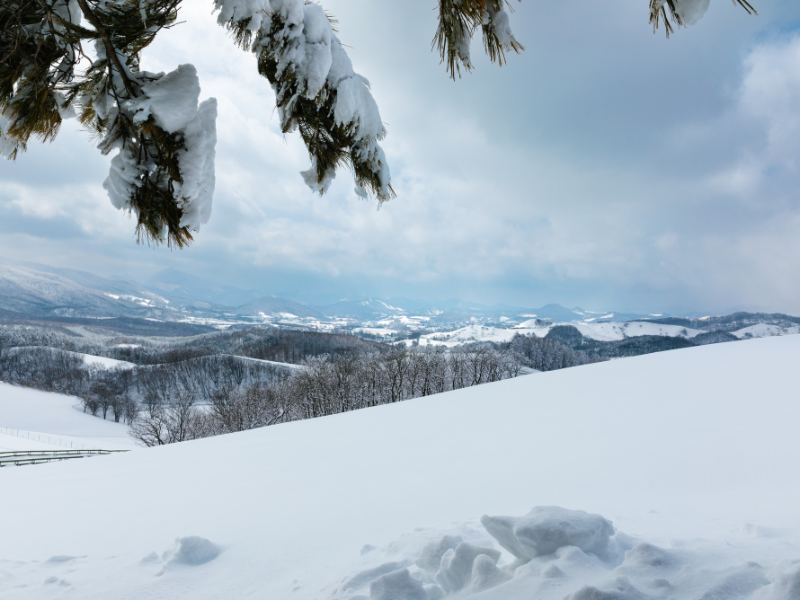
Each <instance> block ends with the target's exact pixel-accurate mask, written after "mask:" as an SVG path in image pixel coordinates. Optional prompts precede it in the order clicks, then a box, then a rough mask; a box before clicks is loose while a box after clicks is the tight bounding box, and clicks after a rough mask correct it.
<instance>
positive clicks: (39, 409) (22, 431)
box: [0, 383, 137, 585]
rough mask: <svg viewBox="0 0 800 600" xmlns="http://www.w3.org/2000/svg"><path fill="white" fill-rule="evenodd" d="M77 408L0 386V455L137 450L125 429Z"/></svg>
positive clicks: (68, 400)
mask: <svg viewBox="0 0 800 600" xmlns="http://www.w3.org/2000/svg"><path fill="white" fill-rule="evenodd" d="M79 405H80V400H79V399H78V398H73V397H72V396H63V395H61V394H51V393H48V392H40V391H38V390H32V389H28V388H23V387H18V386H14V385H8V384H6V383H0V452H2V451H5V450H63V449H65V448H83V449H99V450H127V449H132V448H136V447H137V446H136V444H135V443H134V440H133V439H132V438H131V437H129V436H128V428H127V427H126V426H125V425H122V424H120V423H113V422H111V421H104V420H103V419H99V418H97V417H93V416H91V415H87V414H84V413H83V412H81V411H80V410H79V408H78V406H79ZM0 485H1V484H0ZM3 489H5V488H3ZM0 582H2V579H0ZM0 585H2V584H1V583H0Z"/></svg>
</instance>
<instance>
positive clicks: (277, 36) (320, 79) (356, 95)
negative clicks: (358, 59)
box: [214, 0, 391, 201]
mask: <svg viewBox="0 0 800 600" xmlns="http://www.w3.org/2000/svg"><path fill="white" fill-rule="evenodd" d="M214 6H215V9H216V10H217V11H218V12H219V15H218V22H219V23H220V24H221V25H223V26H226V25H228V24H229V23H231V22H240V21H245V20H249V23H248V25H247V28H248V29H249V31H251V32H253V33H257V34H258V36H257V37H256V41H255V43H254V44H253V51H254V52H256V53H257V54H260V53H265V54H266V55H267V57H268V59H269V60H273V61H274V62H275V64H276V82H275V83H274V84H273V87H274V88H275V92H276V94H277V95H278V96H279V97H282V96H284V95H286V94H287V90H286V89H285V82H284V81H283V80H284V73H287V72H290V73H291V74H292V80H294V81H296V82H297V87H298V89H297V92H296V94H295V97H292V98H291V99H290V100H289V101H288V102H286V103H285V104H282V105H281V106H280V107H279V114H280V120H281V126H282V128H283V130H284V131H292V130H294V129H296V127H297V122H296V115H295V113H294V110H295V105H296V96H300V95H302V96H304V97H305V98H308V99H310V100H315V101H316V102H317V104H318V105H319V106H322V105H323V104H324V102H325V100H326V99H327V98H328V97H330V95H331V94H333V95H334V98H335V99H334V103H333V115H332V116H333V119H334V121H335V123H336V124H337V125H339V126H340V127H342V128H343V129H345V130H347V131H348V133H349V134H350V135H351V137H352V139H353V145H352V147H351V148H350V149H349V150H350V151H351V154H352V155H353V157H354V160H356V161H358V162H359V163H360V164H361V165H362V166H364V165H365V166H366V167H367V168H368V169H369V171H370V172H371V173H372V174H374V175H375V176H376V179H377V180H378V190H377V196H378V199H379V200H381V201H384V200H388V199H389V198H390V197H391V175H390V173H389V167H388V164H387V162H386V157H385V155H384V152H383V149H382V148H381V147H380V145H379V143H378V142H379V141H380V140H382V139H383V137H384V136H385V134H386V130H385V128H384V126H383V121H382V119H381V116H380V111H379V110H378V105H377V103H376V102H375V99H374V98H373V97H372V93H371V91H370V88H369V82H368V81H367V80H366V79H365V78H364V77H362V76H361V75H358V74H357V73H356V72H355V71H354V70H353V64H352V62H351V60H350V58H349V56H348V55H347V52H346V51H345V49H344V47H343V46H342V43H341V42H340V41H339V38H338V37H337V36H336V34H335V32H334V30H333V27H332V26H331V23H330V20H329V19H328V17H327V15H326V14H325V12H324V10H323V9H322V7H321V6H320V5H319V4H317V3H315V2H305V0H215V2H214ZM310 158H311V167H310V168H309V169H308V170H306V171H303V172H302V173H301V175H302V176H303V179H304V180H305V182H306V184H307V185H308V186H309V188H311V189H312V190H313V191H315V192H318V193H324V192H325V191H326V190H327V189H328V187H329V186H330V184H331V182H332V181H333V178H334V176H335V174H336V172H335V167H334V168H330V169H328V170H326V171H325V172H323V173H318V172H317V163H316V160H315V158H314V157H313V156H311V157H310ZM358 192H359V193H362V192H363V190H358Z"/></svg>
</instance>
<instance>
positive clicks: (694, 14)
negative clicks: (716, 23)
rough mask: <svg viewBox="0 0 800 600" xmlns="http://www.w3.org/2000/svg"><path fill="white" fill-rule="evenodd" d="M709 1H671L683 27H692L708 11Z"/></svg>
mask: <svg viewBox="0 0 800 600" xmlns="http://www.w3.org/2000/svg"><path fill="white" fill-rule="evenodd" d="M710 3H711V0H673V4H674V6H675V12H676V13H677V14H678V15H680V18H681V21H682V22H683V24H684V25H694V24H695V23H697V22H698V21H699V20H700V19H702V18H703V16H704V15H705V14H706V12H707V11H708V7H709V5H710Z"/></svg>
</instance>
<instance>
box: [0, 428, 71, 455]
mask: <svg viewBox="0 0 800 600" xmlns="http://www.w3.org/2000/svg"><path fill="white" fill-rule="evenodd" d="M0 433H2V434H5V435H10V436H12V437H16V438H19V439H21V440H31V441H33V442H39V443H41V444H48V445H50V446H61V447H62V448H70V449H72V450H79V449H82V446H81V445H80V444H79V443H78V442H76V441H73V440H68V439H64V438H63V437H59V436H54V435H48V434H46V433H37V432H35V431H26V430H24V429H12V428H11V427H2V426H0Z"/></svg>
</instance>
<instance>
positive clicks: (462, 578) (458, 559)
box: [436, 542, 500, 592]
mask: <svg viewBox="0 0 800 600" xmlns="http://www.w3.org/2000/svg"><path fill="white" fill-rule="evenodd" d="M480 557H483V558H484V560H485V561H488V562H490V563H491V566H490V567H488V570H489V571H491V567H493V566H494V565H495V564H496V563H497V560H498V559H499V558H500V553H499V552H498V551H497V550H494V549H493V548H481V547H480V546H473V545H472V544H468V543H467V542H461V543H460V544H459V545H458V546H456V547H455V549H453V548H451V549H450V550H448V551H447V552H445V553H444V555H443V556H442V561H441V564H440V566H439V571H438V573H436V581H437V582H438V583H439V585H441V586H442V589H444V590H446V591H448V592H458V591H459V590H461V589H463V588H464V587H465V586H466V585H467V584H468V583H469V582H470V580H471V578H472V572H473V567H474V565H475V563H476V561H477V560H478V558H480ZM479 569H482V571H483V572H484V573H483V574H481V573H479V577H484V575H485V572H486V571H487V566H486V565H485V564H484V565H483V567H479Z"/></svg>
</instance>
